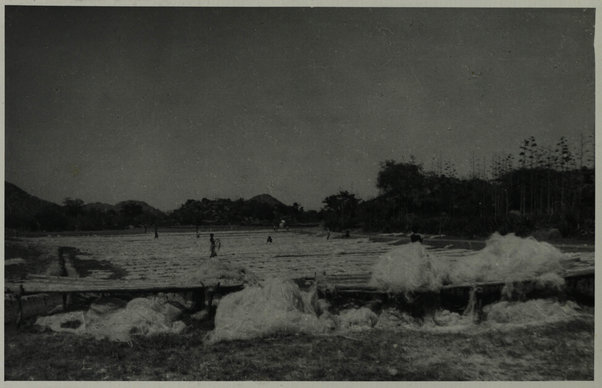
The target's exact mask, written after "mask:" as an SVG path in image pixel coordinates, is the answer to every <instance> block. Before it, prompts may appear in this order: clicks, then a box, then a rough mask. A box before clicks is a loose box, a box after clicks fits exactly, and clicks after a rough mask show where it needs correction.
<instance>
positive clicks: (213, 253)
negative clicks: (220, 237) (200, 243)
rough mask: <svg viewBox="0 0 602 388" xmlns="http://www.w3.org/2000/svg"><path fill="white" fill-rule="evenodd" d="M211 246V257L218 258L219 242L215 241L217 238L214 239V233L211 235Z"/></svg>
mask: <svg viewBox="0 0 602 388" xmlns="http://www.w3.org/2000/svg"><path fill="white" fill-rule="evenodd" d="M209 244H210V249H211V255H210V256H209V257H215V256H217V252H216V248H217V242H216V241H215V238H213V233H211V234H210V235H209Z"/></svg>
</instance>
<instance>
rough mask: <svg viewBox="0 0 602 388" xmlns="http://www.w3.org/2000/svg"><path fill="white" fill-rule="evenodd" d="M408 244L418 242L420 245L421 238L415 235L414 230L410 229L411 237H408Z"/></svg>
mask: <svg viewBox="0 0 602 388" xmlns="http://www.w3.org/2000/svg"><path fill="white" fill-rule="evenodd" d="M410 242H413V243H414V242H419V243H421V244H422V236H421V235H419V234H418V233H416V230H415V229H412V235H411V236H410Z"/></svg>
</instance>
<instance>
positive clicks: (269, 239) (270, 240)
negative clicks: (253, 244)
mask: <svg viewBox="0 0 602 388" xmlns="http://www.w3.org/2000/svg"><path fill="white" fill-rule="evenodd" d="M271 243H272V236H268V241H267V242H266V244H271Z"/></svg>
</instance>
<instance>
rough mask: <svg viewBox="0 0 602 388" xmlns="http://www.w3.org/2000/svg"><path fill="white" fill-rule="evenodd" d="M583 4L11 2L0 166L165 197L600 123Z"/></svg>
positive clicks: (573, 132) (307, 196) (364, 181)
mask: <svg viewBox="0 0 602 388" xmlns="http://www.w3.org/2000/svg"><path fill="white" fill-rule="evenodd" d="M594 15H595V12H594V10H582V9H562V10H558V9H531V10H528V9H416V8H414V9H410V8H406V9H404V8H394V9H391V8H386V9H367V8H359V9H352V8H347V9H345V8H339V9H332V8H331V9H328V8H313V9H311V8H222V9H212V8H96V7H92V8H88V7H85V8H71V7H6V128H5V131H6V132H5V139H6V164H5V165H6V180H8V181H9V182H12V183H15V184H17V185H18V186H20V187H22V188H23V189H25V190H27V191H28V192H30V193H32V194H34V195H37V196H39V197H42V198H44V199H48V200H52V201H55V202H61V201H62V200H63V199H64V198H65V197H67V196H70V197H77V198H81V199H83V200H84V201H85V202H95V201H101V202H108V203H116V202H118V201H121V200H126V199H140V200H144V201H147V202H148V203H149V204H151V205H153V206H156V207H159V208H161V209H163V210H170V209H174V208H176V207H178V206H179V205H180V204H181V203H183V202H184V201H185V200H187V199H189V198H195V199H200V198H202V197H207V198H216V197H226V198H232V199H236V198H239V197H243V198H249V197H251V196H254V195H256V194H260V193H269V194H271V195H273V196H275V197H276V198H278V199H280V200H281V201H283V202H285V203H288V204H291V203H292V202H293V201H296V202H299V203H300V204H301V205H302V206H305V208H308V209H309V208H314V209H318V208H319V207H320V206H321V204H320V203H321V201H322V199H323V198H324V197H326V196H327V195H330V194H333V193H335V192H336V191H338V190H339V189H347V190H351V191H353V192H355V193H356V194H357V195H359V196H360V197H361V198H363V199H367V198H369V197H370V196H374V195H375V194H376V188H375V181H376V174H377V172H378V169H379V162H381V161H384V160H385V159H395V160H398V161H401V160H404V159H405V160H407V159H408V157H409V155H410V154H413V155H415V157H416V158H417V160H418V161H421V162H423V163H424V167H425V168H426V169H427V170H428V169H429V168H430V167H431V165H432V164H431V160H432V158H433V157H438V158H442V159H443V160H449V161H451V162H453V163H454V164H455V166H456V169H457V170H458V172H459V173H460V174H461V175H462V174H467V173H468V172H469V170H470V168H471V167H470V166H471V158H472V156H473V155H475V156H476V157H477V158H483V159H485V160H488V159H489V158H491V157H492V156H493V155H494V154H495V153H500V152H511V153H514V154H517V153H518V147H519V145H520V143H521V141H522V140H523V139H524V138H526V137H528V136H531V135H532V136H535V138H536V139H537V140H538V142H539V143H540V144H544V145H545V144H547V145H553V144H555V143H556V142H557V140H558V139H559V138H560V136H567V137H568V138H569V140H570V142H571V143H572V144H575V143H576V142H578V140H579V134H580V133H583V134H585V135H590V134H593V133H594V50H593V37H594Z"/></svg>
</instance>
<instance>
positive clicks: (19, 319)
mask: <svg viewBox="0 0 602 388" xmlns="http://www.w3.org/2000/svg"><path fill="white" fill-rule="evenodd" d="M24 292H25V289H23V285H22V284H21V285H20V286H19V292H18V293H17V305H18V308H19V311H18V312H17V327H19V326H21V321H22V320H23V301H22V300H21V296H22V295H23V293H24Z"/></svg>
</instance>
